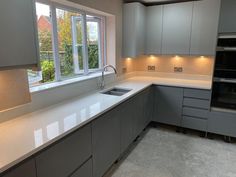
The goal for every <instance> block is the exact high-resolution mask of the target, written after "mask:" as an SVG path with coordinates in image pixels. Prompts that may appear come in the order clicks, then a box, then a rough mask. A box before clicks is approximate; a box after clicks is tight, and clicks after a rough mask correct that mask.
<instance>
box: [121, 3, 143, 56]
mask: <svg viewBox="0 0 236 177" xmlns="http://www.w3.org/2000/svg"><path fill="white" fill-rule="evenodd" d="M145 16H146V8H145V6H144V5H142V4H141V3H137V2H135V3H128V4H124V8H123V57H124V58H127V57H131V58H132V57H137V56H138V55H141V54H144V53H145V51H144V50H145V49H144V48H145V35H144V34H145Z"/></svg>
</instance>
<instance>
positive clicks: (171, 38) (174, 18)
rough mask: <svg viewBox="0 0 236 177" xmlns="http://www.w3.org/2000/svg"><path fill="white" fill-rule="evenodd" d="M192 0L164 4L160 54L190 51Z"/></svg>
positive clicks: (176, 53) (187, 52)
mask: <svg viewBox="0 0 236 177" xmlns="http://www.w3.org/2000/svg"><path fill="white" fill-rule="evenodd" d="M192 10H193V2H184V3H177V4H168V5H164V8H163V32H162V54H173V55H178V54H186V55H189V53H190V40H191V24H192Z"/></svg>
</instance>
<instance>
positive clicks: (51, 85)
mask: <svg viewBox="0 0 236 177" xmlns="http://www.w3.org/2000/svg"><path fill="white" fill-rule="evenodd" d="M104 74H105V75H111V74H114V73H113V72H105V73H104ZM98 77H101V72H97V73H91V74H89V75H86V76H80V77H75V78H71V79H67V80H63V81H58V82H52V83H48V84H43V85H39V86H34V87H31V88H30V93H38V92H42V91H45V90H49V89H53V88H57V87H62V86H65V85H69V84H74V83H78V82H82V81H86V80H90V79H94V78H98Z"/></svg>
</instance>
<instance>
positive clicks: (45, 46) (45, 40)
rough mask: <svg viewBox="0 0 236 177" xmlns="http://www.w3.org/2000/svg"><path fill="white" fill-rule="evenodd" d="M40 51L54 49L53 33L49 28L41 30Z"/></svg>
mask: <svg viewBox="0 0 236 177" xmlns="http://www.w3.org/2000/svg"><path fill="white" fill-rule="evenodd" d="M39 47H40V51H52V35H51V32H50V31H49V30H39Z"/></svg>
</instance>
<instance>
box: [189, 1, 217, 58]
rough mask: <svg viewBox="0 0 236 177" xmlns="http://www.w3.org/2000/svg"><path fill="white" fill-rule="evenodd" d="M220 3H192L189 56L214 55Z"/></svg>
mask: <svg viewBox="0 0 236 177" xmlns="http://www.w3.org/2000/svg"><path fill="white" fill-rule="evenodd" d="M220 2H221V1H220V0H202V1H195V2H194V6H193V20H192V33H191V48H190V54H191V55H215V50H216V41H217V33H218V24H219V14H220Z"/></svg>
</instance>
